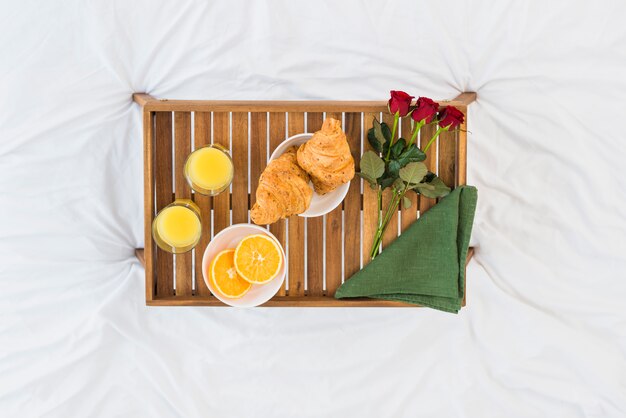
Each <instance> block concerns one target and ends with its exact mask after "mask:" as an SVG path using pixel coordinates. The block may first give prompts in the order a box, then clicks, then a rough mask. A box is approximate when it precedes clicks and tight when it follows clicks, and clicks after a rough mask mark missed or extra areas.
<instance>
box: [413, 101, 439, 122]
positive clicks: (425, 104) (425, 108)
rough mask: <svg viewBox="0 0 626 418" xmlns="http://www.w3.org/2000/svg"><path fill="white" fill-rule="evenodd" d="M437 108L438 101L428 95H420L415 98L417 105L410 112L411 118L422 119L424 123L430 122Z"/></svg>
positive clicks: (417, 120)
mask: <svg viewBox="0 0 626 418" xmlns="http://www.w3.org/2000/svg"><path fill="white" fill-rule="evenodd" d="M438 110H439V103H437V102H435V101H434V100H431V99H429V98H428V97H420V98H419V99H417V107H416V108H415V110H413V113H411V118H413V120H414V121H415V122H421V121H424V123H430V122H432V121H433V118H434V117H435V115H437V111H438Z"/></svg>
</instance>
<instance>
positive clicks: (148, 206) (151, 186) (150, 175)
mask: <svg viewBox="0 0 626 418" xmlns="http://www.w3.org/2000/svg"><path fill="white" fill-rule="evenodd" d="M154 125H155V113H154V112H147V111H144V112H143V161H144V166H145V167H144V170H143V183H144V184H143V215H144V248H143V249H141V250H140V249H137V250H135V254H136V255H137V258H138V259H139V260H140V261H141V260H143V262H142V264H143V265H144V267H145V269H146V301H151V300H154V297H155V293H156V283H155V277H156V271H155V258H156V257H155V256H156V245H155V243H154V240H153V239H152V217H153V216H154V213H155V206H154V205H155V196H154V195H155V182H154V169H155V158H154V157H155V138H154V133H155V126H154ZM146 257H147V260H146Z"/></svg>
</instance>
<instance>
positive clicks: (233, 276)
mask: <svg viewBox="0 0 626 418" xmlns="http://www.w3.org/2000/svg"><path fill="white" fill-rule="evenodd" d="M234 255H235V250H234V249H232V248H231V249H228V250H224V251H222V252H220V253H219V254H218V255H216V256H215V258H214V259H213V261H211V265H210V266H209V280H210V281H211V283H212V284H213V286H214V287H215V288H216V289H217V291H218V292H220V294H222V295H223V296H226V297H227V298H231V299H238V298H240V297H242V296H243V295H245V294H246V293H248V290H250V288H251V287H252V284H250V283H249V282H247V281H245V280H243V279H242V278H241V277H240V276H239V274H237V270H236V269H235V264H234V262H233V258H234V257H233V256H234Z"/></svg>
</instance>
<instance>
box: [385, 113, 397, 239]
mask: <svg viewBox="0 0 626 418" xmlns="http://www.w3.org/2000/svg"><path fill="white" fill-rule="evenodd" d="M383 122H385V123H386V124H387V125H389V129H390V130H392V129H393V115H390V114H389V112H385V113H383ZM398 124H399V123H398ZM397 138H398V132H397V131H396V136H395V138H393V142H394V143H395V141H397ZM392 198H393V192H392V191H391V188H390V187H388V188H387V189H385V190H384V191H383V214H384V213H386V212H387V208H388V207H389V203H390V202H391V199H392ZM396 238H398V210H395V211H394V212H393V214H392V216H391V218H390V220H389V224H388V225H387V229H385V233H384V234H383V249H384V248H385V247H387V246H388V245H389V244H391V243H392V242H393V241H395V239H396Z"/></svg>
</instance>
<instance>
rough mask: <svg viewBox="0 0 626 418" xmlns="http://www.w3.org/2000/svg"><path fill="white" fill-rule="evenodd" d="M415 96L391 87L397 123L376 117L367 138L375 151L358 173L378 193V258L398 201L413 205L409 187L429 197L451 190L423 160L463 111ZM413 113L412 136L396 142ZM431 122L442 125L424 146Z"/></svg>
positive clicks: (391, 105)
mask: <svg viewBox="0 0 626 418" xmlns="http://www.w3.org/2000/svg"><path fill="white" fill-rule="evenodd" d="M413 99H414V96H410V95H408V94H407V93H405V92H403V91H395V90H392V91H391V98H390V99H389V103H388V109H389V113H391V114H393V115H394V119H393V127H392V128H391V129H390V128H389V126H388V125H387V124H386V123H384V122H383V123H380V122H379V121H378V120H377V119H376V118H374V120H373V121H372V128H371V129H370V130H369V131H368V132H367V139H368V141H369V143H370V145H371V146H372V148H373V149H374V150H375V151H366V152H365V153H363V155H362V156H361V165H360V172H358V173H357V175H358V176H360V177H361V178H363V179H364V180H365V181H367V182H368V183H369V185H370V187H372V189H375V190H376V191H377V194H378V228H377V230H376V235H375V236H374V242H373V245H372V249H371V251H370V256H371V258H372V259H374V258H375V257H376V256H377V255H378V254H379V252H380V244H381V241H382V237H383V233H384V232H385V229H386V228H387V225H388V224H389V221H390V220H391V218H392V216H393V214H394V212H397V210H398V205H399V204H400V202H402V205H403V207H404V208H408V207H410V206H411V200H410V199H409V198H407V197H406V196H405V195H406V193H408V192H409V191H411V190H412V191H413V192H415V193H418V194H421V195H423V196H425V197H429V198H437V197H442V196H445V195H447V194H448V193H450V188H449V187H448V186H446V185H445V184H444V182H443V181H441V179H440V178H439V177H437V175H435V174H434V173H431V172H429V171H428V169H427V167H426V165H425V164H424V163H423V162H422V161H424V160H425V159H426V154H425V152H426V151H427V150H428V148H430V146H431V145H432V144H433V143H434V142H435V141H436V140H437V137H439V134H441V133H442V132H445V131H448V130H453V129H457V128H458V127H459V125H461V124H462V123H463V113H462V112H461V111H460V110H458V109H457V108H455V107H454V106H446V107H444V108H443V109H442V110H441V111H439V104H438V103H437V102H435V101H433V100H431V99H429V98H428V97H420V98H419V99H417V102H416V104H415V105H412V101H413ZM405 117H410V118H411V119H412V120H413V122H412V124H413V129H412V132H411V137H410V138H409V140H408V141H407V140H406V139H405V138H398V140H397V141H395V142H394V140H393V139H394V138H395V136H396V130H397V128H398V122H399V120H400V118H405ZM427 124H438V125H439V128H438V129H437V131H436V132H435V134H434V135H433V137H432V138H430V139H429V141H428V142H427V143H426V145H425V146H423V149H420V148H419V147H418V146H417V145H416V144H415V139H416V138H417V134H418V132H419V131H420V129H421V128H422V127H423V126H424V125H427ZM386 188H391V190H392V192H393V195H392V199H391V201H390V202H389V205H388V207H387V208H386V209H385V210H384V211H383V208H382V192H383V190H384V189H386Z"/></svg>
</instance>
